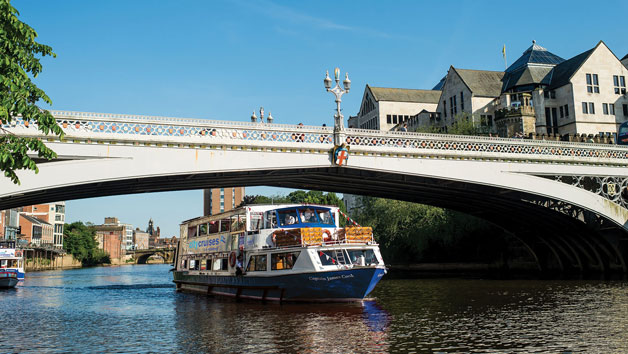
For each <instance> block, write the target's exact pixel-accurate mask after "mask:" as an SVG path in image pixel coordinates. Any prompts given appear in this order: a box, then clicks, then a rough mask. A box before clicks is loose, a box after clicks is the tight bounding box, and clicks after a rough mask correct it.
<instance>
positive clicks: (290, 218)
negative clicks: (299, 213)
mask: <svg viewBox="0 0 628 354" xmlns="http://www.w3.org/2000/svg"><path fill="white" fill-rule="evenodd" d="M295 222H296V220H295V219H294V216H292V215H288V217H287V218H286V224H287V225H292V224H294V223H295Z"/></svg>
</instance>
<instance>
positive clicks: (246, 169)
mask: <svg viewBox="0 0 628 354" xmlns="http://www.w3.org/2000/svg"><path fill="white" fill-rule="evenodd" d="M52 113H53V114H54V116H55V117H56V118H57V121H58V122H59V124H60V125H61V126H62V127H63V129H64V131H65V133H66V135H65V137H64V138H63V140H59V139H57V138H54V137H47V136H42V135H41V133H40V132H38V131H37V129H36V127H34V126H33V124H32V123H31V124H27V123H26V122H24V121H22V120H20V119H17V120H16V121H14V122H12V124H11V125H6V124H5V125H3V128H5V129H6V130H8V131H9V132H11V133H13V134H17V135H21V136H34V137H40V138H41V139H43V140H44V141H45V142H46V143H47V145H48V146H50V147H51V148H52V149H53V150H54V151H56V152H57V154H58V158H57V159H56V160H54V161H50V162H47V161H41V163H40V164H39V169H40V172H39V174H34V173H31V172H30V171H22V172H20V173H19V177H20V180H21V182H22V183H21V185H13V184H12V183H11V182H10V181H9V180H8V179H6V178H5V179H0V209H5V208H10V207H17V206H21V205H29V204H33V203H42V202H52V201H57V200H71V199H78V198H90V197H98V196H106V195H119V194H130V193H148V192H158V191H174V190H187V189H201V188H215V187H231V186H257V185H268V186H277V187H288V188H303V189H314V190H324V191H335V192H345V193H351V194H360V195H370V196H376V197H386V198H393V199H399V200H405V201H411V202H418V203H423V204H429V205H434V206H439V207H445V208H450V209H453V210H458V211H461V212H465V213H468V214H471V215H475V216H478V217H480V218H483V219H486V220H489V221H492V222H494V223H496V224H498V225H500V226H502V227H503V228H505V229H506V230H508V231H510V232H511V233H512V234H513V235H515V236H516V237H517V238H519V239H520V240H522V241H523V242H524V243H525V245H526V246H527V247H528V249H529V250H530V252H531V253H532V254H533V255H534V257H535V258H536V260H537V263H538V266H539V268H540V269H542V270H545V269H557V270H563V271H582V272H586V271H595V272H628V225H627V222H628V169H627V167H628V148H624V147H621V146H611V145H596V144H579V143H568V142H549V141H534V140H521V139H498V138H486V137H469V136H452V135H438V134H419V133H402V132H381V131H373V130H358V129H347V130H344V131H343V132H342V136H341V138H342V141H344V142H345V143H346V144H347V145H348V146H349V160H348V164H347V165H346V166H341V167H340V166H336V165H334V164H333V162H332V160H331V154H330V152H331V150H332V149H333V147H334V146H333V133H334V132H333V128H331V127H330V128H327V127H308V126H305V127H303V126H296V125H279V124H271V125H269V124H260V123H248V122H227V121H211V120H204V119H182V118H167V117H148V116H135V115H116V114H105V113H84V112H66V111H53V112H52Z"/></svg>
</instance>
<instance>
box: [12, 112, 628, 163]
mask: <svg viewBox="0 0 628 354" xmlns="http://www.w3.org/2000/svg"><path fill="white" fill-rule="evenodd" d="M51 112H52V113H53V115H54V116H55V117H56V118H57V122H58V123H59V125H60V126H61V127H62V128H63V130H64V131H65V133H66V141H68V142H72V141H73V140H75V141H76V142H87V143H92V142H93V143H96V142H116V143H120V144H135V145H137V144H144V145H148V144H167V145H172V147H181V146H183V145H186V144H187V145H188V146H189V145H190V144H192V145H199V146H204V145H220V146H239V147H244V148H251V147H262V148H264V147H267V148H271V149H275V148H285V147H288V148H290V149H319V150H326V149H331V147H332V146H333V128H332V127H318V126H316V127H314V126H298V125H289V124H261V123H252V122H237V121H236V122H232V121H217V120H204V119H184V118H171V117H151V116H141V115H125V114H110V113H91V112H72V111H51ZM3 128H6V129H8V130H10V131H12V132H14V133H15V134H18V135H28V136H42V135H41V133H40V132H39V131H37V129H36V126H35V125H34V124H33V123H32V122H30V123H29V122H25V121H24V120H22V119H19V118H18V119H16V120H14V121H13V122H12V124H10V125H7V124H5V125H3ZM345 135H346V140H345V141H346V143H347V144H348V145H349V146H350V148H351V153H352V154H353V153H357V154H358V155H359V154H363V155H371V154H373V155H383V156H400V155H401V156H403V157H405V156H406V155H414V156H426V157H444V158H463V159H464V158H471V159H496V160H509V159H512V160H527V161H534V162H566V163H587V164H600V165H628V148H626V147H623V146H617V145H602V144H592V143H573V142H560V141H538V140H525V139H503V138H491V137H477V136H461V135H445V134H429V133H410V132H394V131H392V132H391V131H377V130H365V129H347V130H346V131H345ZM76 139H78V140H76Z"/></svg>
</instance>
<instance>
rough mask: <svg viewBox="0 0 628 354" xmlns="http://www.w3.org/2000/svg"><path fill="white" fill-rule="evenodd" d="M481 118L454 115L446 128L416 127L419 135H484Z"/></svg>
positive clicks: (485, 131)
mask: <svg viewBox="0 0 628 354" xmlns="http://www.w3.org/2000/svg"><path fill="white" fill-rule="evenodd" d="M482 123H483V122H482V121H481V118H480V117H478V116H477V115H471V114H469V113H468V112H462V113H458V114H456V116H455V117H454V120H453V123H452V124H451V125H449V126H447V127H441V126H437V125H426V126H422V127H418V128H417V129H416V131H417V132H420V133H446V134H453V135H484V134H486V133H488V131H487V127H485V126H484V125H483V124H482Z"/></svg>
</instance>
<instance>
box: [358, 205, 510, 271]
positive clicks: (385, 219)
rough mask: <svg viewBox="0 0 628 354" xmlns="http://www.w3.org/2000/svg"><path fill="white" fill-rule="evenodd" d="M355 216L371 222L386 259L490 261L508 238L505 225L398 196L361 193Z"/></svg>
mask: <svg viewBox="0 0 628 354" xmlns="http://www.w3.org/2000/svg"><path fill="white" fill-rule="evenodd" d="M356 219H357V221H358V222H359V223H360V224H362V225H365V226H371V227H373V233H374V234H375V238H376V240H377V241H378V243H379V244H380V246H381V249H382V254H383V255H384V258H385V259H386V260H387V261H388V262H390V263H397V264H398V263H411V262H477V261H486V262H491V261H496V260H497V259H499V257H500V255H501V254H502V253H503V252H504V249H505V247H506V246H505V243H506V242H507V241H508V240H506V238H505V235H504V232H503V230H501V229H500V228H498V227H496V226H495V225H493V224H490V223H488V222H486V221H483V220H480V219H478V218H475V217H472V216H469V215H466V214H462V213H458V212H454V211H451V210H446V209H442V208H437V207H432V206H428V205H422V204H416V203H410V202H403V201H398V200H391V199H382V198H371V197H363V198H362V209H361V211H360V213H359V214H358V215H357V216H356ZM496 236H497V237H496Z"/></svg>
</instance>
